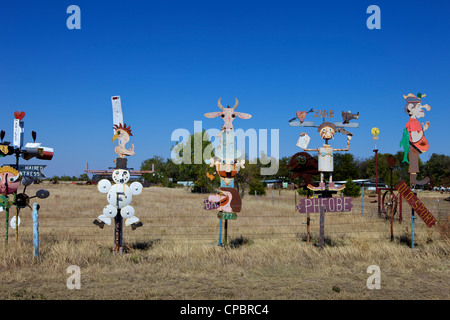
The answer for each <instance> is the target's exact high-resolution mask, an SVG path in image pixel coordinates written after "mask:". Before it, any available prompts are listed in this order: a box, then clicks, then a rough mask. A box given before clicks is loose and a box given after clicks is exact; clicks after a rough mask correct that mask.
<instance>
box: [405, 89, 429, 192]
mask: <svg viewBox="0 0 450 320" xmlns="http://www.w3.org/2000/svg"><path fill="white" fill-rule="evenodd" d="M425 97H426V95H425V94H421V93H419V94H417V96H416V95H414V94H412V93H409V94H408V95H407V96H405V95H403V98H404V99H405V100H406V105H405V112H406V113H407V114H408V116H409V121H408V122H407V123H406V126H405V129H404V131H403V139H402V141H401V142H400V145H401V146H402V147H403V148H404V152H405V153H408V154H409V161H408V162H409V173H410V184H411V185H416V184H417V185H425V184H427V183H428V182H430V178H429V177H425V178H424V179H422V180H420V181H418V180H417V173H419V156H420V155H421V154H422V153H424V152H426V151H428V149H429V145H428V141H427V139H426V137H425V131H427V130H428V128H429V127H430V122H429V121H427V122H426V123H422V124H421V123H420V122H419V120H418V119H420V118H423V117H425V111H424V110H423V109H425V110H427V111H430V110H431V107H430V106H429V105H428V104H425V105H422V98H425ZM406 132H408V136H409V141H408V142H407V141H406V139H407V138H408V136H407V135H406ZM403 161H404V162H405V160H403Z"/></svg>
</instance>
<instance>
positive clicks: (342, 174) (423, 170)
mask: <svg viewBox="0 0 450 320" xmlns="http://www.w3.org/2000/svg"><path fill="white" fill-rule="evenodd" d="M196 134H199V135H200V134H202V135H205V134H206V133H205V132H203V133H195V134H194V135H196ZM194 135H191V136H190V139H189V140H188V141H186V142H184V143H178V144H176V145H174V146H173V148H172V150H174V151H175V154H176V155H177V156H178V157H179V158H178V159H181V158H184V160H186V159H190V160H191V164H186V163H181V164H175V163H174V162H173V161H172V160H171V159H164V158H162V157H160V156H155V157H153V158H150V159H147V160H145V161H143V163H142V165H141V170H151V168H152V164H154V166H155V173H153V174H146V175H144V178H145V180H146V181H148V182H150V183H152V184H160V185H162V186H166V187H173V186H174V185H175V184H176V183H177V182H178V181H192V182H193V183H194V188H200V189H203V190H206V191H208V192H210V191H213V190H214V189H215V188H216V187H217V185H219V184H220V181H219V177H218V176H217V175H216V176H215V177H214V179H213V180H210V179H209V178H208V177H207V175H206V173H207V172H208V173H210V174H213V173H214V172H215V168H214V167H210V166H209V165H208V164H205V163H202V164H194V151H193V148H187V149H183V146H186V145H188V144H190V146H193V145H194ZM205 140H206V141H205ZM200 141H202V149H201V151H202V152H203V151H204V150H205V148H207V147H208V146H209V145H211V142H210V141H209V139H206V138H203V139H202V140H200ZM184 150H191V154H190V155H185V154H183V151H184ZM311 156H313V157H315V158H316V159H317V155H314V154H311ZM186 157H187V158H186ZM262 157H265V156H264V155H262ZM388 158H394V159H396V163H395V165H394V166H393V167H392V184H393V185H394V186H395V185H396V184H398V183H399V182H400V181H401V180H403V181H406V182H408V181H409V172H408V163H406V162H403V159H404V153H403V151H399V152H397V153H396V154H389V153H378V155H377V166H378V178H379V181H381V182H383V183H385V184H387V185H388V186H389V185H390V183H391V170H390V168H389V163H388ZM290 159H291V157H283V158H280V159H279V160H277V162H278V172H277V173H276V174H273V175H261V168H262V167H268V166H269V165H265V164H263V163H268V161H267V159H262V158H260V159H253V161H252V163H250V162H249V161H248V158H247V159H246V162H245V168H242V169H241V170H240V171H239V173H238V175H237V176H236V177H235V185H236V184H237V185H238V186H240V187H244V188H248V187H251V186H252V185H253V187H256V186H257V184H259V183H260V181H267V180H282V181H284V182H293V183H299V184H300V183H301V182H302V181H301V179H300V178H299V179H295V180H292V179H290V172H289V168H288V164H289V161H290ZM261 160H263V161H261ZM273 161H276V159H273ZM419 170H420V172H419V177H418V178H419V179H420V178H421V177H420V175H422V176H428V177H430V179H431V185H434V186H441V185H445V186H448V185H450V156H447V155H444V154H436V153H433V154H432V155H431V157H430V159H429V160H428V161H426V162H425V163H423V162H422V161H421V160H420V159H419ZM314 178H315V181H317V180H319V176H317V177H314ZM352 179H353V180H355V179H371V180H373V181H375V155H374V156H372V157H369V158H358V157H355V156H354V155H353V154H351V153H348V152H345V153H335V154H334V172H333V181H347V180H352Z"/></svg>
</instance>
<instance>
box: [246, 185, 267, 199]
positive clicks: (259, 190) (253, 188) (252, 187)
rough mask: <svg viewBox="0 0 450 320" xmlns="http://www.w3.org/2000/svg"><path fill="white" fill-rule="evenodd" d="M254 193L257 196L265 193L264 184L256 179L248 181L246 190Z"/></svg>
mask: <svg viewBox="0 0 450 320" xmlns="http://www.w3.org/2000/svg"><path fill="white" fill-rule="evenodd" d="M255 191H256V194H257V195H258V196H263V195H265V194H266V188H265V187H264V184H263V183H261V182H258V181H252V182H250V190H249V191H248V193H249V194H255Z"/></svg>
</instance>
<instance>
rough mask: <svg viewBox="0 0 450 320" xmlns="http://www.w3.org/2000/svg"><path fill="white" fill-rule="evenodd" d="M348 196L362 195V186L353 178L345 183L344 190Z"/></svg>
mask: <svg viewBox="0 0 450 320" xmlns="http://www.w3.org/2000/svg"><path fill="white" fill-rule="evenodd" d="M343 193H344V196H346V197H359V196H360V195H361V188H360V187H358V185H357V184H356V183H354V182H353V181H352V180H351V179H349V180H347V182H346V183H345V189H344V191H343Z"/></svg>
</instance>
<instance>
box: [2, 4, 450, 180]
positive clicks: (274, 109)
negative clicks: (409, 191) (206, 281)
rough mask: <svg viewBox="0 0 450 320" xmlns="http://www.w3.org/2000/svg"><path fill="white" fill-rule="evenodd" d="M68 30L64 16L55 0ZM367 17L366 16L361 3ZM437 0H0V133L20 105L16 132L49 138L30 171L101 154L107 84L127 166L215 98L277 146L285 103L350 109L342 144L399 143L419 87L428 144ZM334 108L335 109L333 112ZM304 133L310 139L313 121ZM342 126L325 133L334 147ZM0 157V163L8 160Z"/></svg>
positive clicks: (71, 169) (72, 170) (445, 74)
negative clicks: (356, 115) (75, 12)
mask: <svg viewBox="0 0 450 320" xmlns="http://www.w3.org/2000/svg"><path fill="white" fill-rule="evenodd" d="M72 4H75V5H78V6H79V7H80V9H81V30H69V29H68V28H67V27H66V20H67V18H68V17H69V14H67V13H66V9H67V7H68V6H69V5H72ZM372 4H375V5H378V6H379V7H380V8H381V30H369V29H368V28H367V27H366V20H367V18H368V17H369V14H367V13H366V9H367V7H368V6H369V5H372ZM449 12H450V3H449V2H448V1H363V0H359V1H299V0H298V1H261V0H259V1H246V0H241V1H234V0H227V1H217V0H207V1H197V0H191V1H168V0H164V1H163V0H157V1H113V0H108V1H92V0H91V1H84V0H73V1H63V0H57V1H56V0H54V1H7V2H6V1H3V2H2V4H1V5H0V46H1V50H0V97H1V102H0V111H1V118H0V129H2V130H5V131H6V138H5V140H7V141H12V128H13V118H14V117H13V113H14V111H16V110H17V111H25V112H26V117H25V118H24V121H25V137H26V141H31V134H30V133H31V131H32V130H35V131H37V133H38V139H37V140H38V141H39V142H42V143H43V144H44V145H45V146H49V147H53V148H54V149H55V156H54V159H53V160H52V161H47V162H44V161H39V160H35V159H33V160H30V161H28V162H25V161H22V163H24V164H25V163H29V164H46V165H47V168H46V169H45V171H44V173H45V174H46V175H47V176H53V175H80V174H81V173H83V171H84V169H85V165H86V163H87V162H88V163H89V167H90V168H91V169H105V168H108V167H111V166H113V165H114V164H113V162H112V161H113V160H114V159H115V157H116V154H115V153H114V145H113V144H112V142H111V141H112V140H111V138H112V107H111V100H110V99H111V96H113V95H120V96H121V98H122V108H123V113H124V121H125V122H126V123H127V124H130V125H131V128H132V132H133V137H132V142H133V143H134V144H135V150H136V155H135V156H133V157H130V158H129V161H128V165H129V167H132V168H135V169H138V168H139V167H140V164H141V162H142V161H144V160H145V159H148V158H151V157H153V156H155V155H160V156H163V157H165V158H168V157H170V148H171V146H172V145H173V144H174V142H172V141H171V139H170V137H171V134H172V132H173V131H174V130H175V129H177V128H185V129H188V130H189V131H191V132H193V130H194V121H198V120H203V127H204V128H205V129H208V128H219V127H220V126H221V125H222V120H220V119H207V118H205V117H203V114H204V113H206V112H212V111H217V110H219V109H218V108H217V100H218V98H219V97H222V103H223V104H224V105H226V104H230V105H233V104H234V97H238V99H239V101H240V105H239V107H238V110H237V111H241V112H246V113H250V114H252V115H253V117H252V118H251V119H250V120H241V119H237V120H236V121H235V122H234V126H235V128H242V129H244V130H247V129H249V128H254V129H268V130H270V129H279V130H280V131H279V132H280V156H291V155H293V154H294V153H296V152H298V151H300V149H299V148H298V147H297V146H296V145H295V143H296V142H297V139H298V136H299V133H300V132H301V131H302V130H301V129H300V128H295V127H289V124H288V120H289V119H291V118H293V117H294V116H295V112H296V111H298V110H300V111H301V110H309V109H310V108H315V109H332V110H335V112H336V113H338V114H340V112H341V111H348V110H351V111H352V112H360V119H359V121H358V122H359V124H360V127H359V128H358V129H353V130H352V132H353V134H354V137H353V139H352V141H351V144H350V152H351V153H353V154H354V155H355V156H357V157H361V158H365V157H370V156H372V155H373V152H372V150H373V149H374V143H373V140H372V135H371V133H370V130H371V128H372V127H375V126H376V127H378V128H379V129H380V131H381V133H380V136H379V140H378V142H377V147H378V149H379V150H380V152H383V153H387V152H389V153H395V152H397V151H399V150H400V147H399V142H400V140H401V137H402V131H403V128H404V125H405V123H406V122H407V121H408V116H407V115H406V114H405V113H404V111H403V107H404V99H403V95H406V94H408V93H414V94H416V93H418V92H422V93H426V94H427V97H426V98H425V99H424V102H425V103H428V104H429V105H430V106H431V111H430V112H429V113H427V114H426V117H425V118H423V119H421V120H423V122H425V121H430V123H431V125H430V129H429V130H428V131H427V133H426V135H427V138H428V140H429V142H430V150H429V151H428V152H427V153H426V154H424V155H422V156H421V158H422V160H427V159H428V158H429V156H430V155H431V154H432V153H441V154H442V153H444V154H447V155H448V154H449V145H450V143H449V142H448V141H449V140H448V138H445V134H447V132H448V131H447V127H448V123H449V116H448V106H449V104H450V102H449V101H450V100H449V96H448V94H449V93H450V92H449V89H450V59H449V52H450V37H449V31H450V20H449V19H448V16H449ZM334 120H335V121H340V120H341V119H340V118H339V117H338V118H335V119H334ZM303 131H306V132H308V134H309V135H310V136H311V138H312V139H311V143H310V147H318V146H320V145H321V143H322V140H320V138H319V136H318V135H317V133H316V132H315V130H314V129H312V128H310V129H305V130H303ZM345 141H346V140H345V137H344V136H343V135H342V136H341V137H337V138H336V139H335V140H334V141H333V145H335V147H337V148H341V147H345ZM13 160H14V159H13V158H12V157H8V158H2V159H0V164H5V163H12V162H13Z"/></svg>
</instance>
